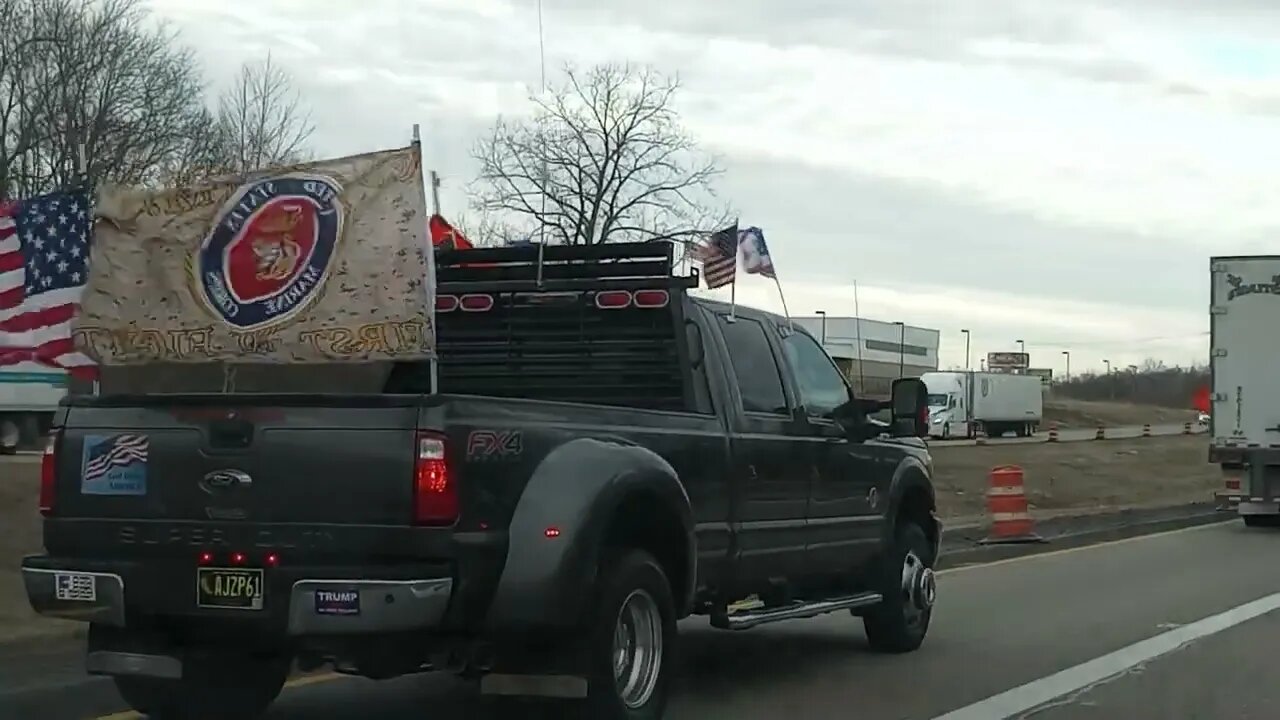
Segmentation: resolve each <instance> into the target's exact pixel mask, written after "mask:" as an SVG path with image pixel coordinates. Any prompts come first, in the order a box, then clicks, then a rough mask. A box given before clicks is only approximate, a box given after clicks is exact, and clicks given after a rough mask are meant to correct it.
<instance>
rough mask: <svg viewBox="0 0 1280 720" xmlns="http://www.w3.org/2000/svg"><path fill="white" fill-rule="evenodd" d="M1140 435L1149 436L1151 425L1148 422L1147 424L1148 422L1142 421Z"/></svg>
mask: <svg viewBox="0 0 1280 720" xmlns="http://www.w3.org/2000/svg"><path fill="white" fill-rule="evenodd" d="M1142 437H1151V425H1150V424H1148V423H1143V425H1142Z"/></svg>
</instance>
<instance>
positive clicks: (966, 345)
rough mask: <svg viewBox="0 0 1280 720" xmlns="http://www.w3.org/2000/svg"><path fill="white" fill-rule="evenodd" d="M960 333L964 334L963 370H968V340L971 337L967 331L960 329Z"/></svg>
mask: <svg viewBox="0 0 1280 720" xmlns="http://www.w3.org/2000/svg"><path fill="white" fill-rule="evenodd" d="M960 332H962V333H964V369H965V370H968V369H969V340H970V339H971V336H970V335H969V331H968V330H965V329H963V328H961V330H960Z"/></svg>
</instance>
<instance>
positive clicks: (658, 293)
mask: <svg viewBox="0 0 1280 720" xmlns="http://www.w3.org/2000/svg"><path fill="white" fill-rule="evenodd" d="M631 300H632V302H634V303H635V304H636V307H638V308H664V307H666V306H667V303H668V302H670V301H671V297H670V296H669V295H667V291H666V290H637V291H635V293H634V294H632V296H631Z"/></svg>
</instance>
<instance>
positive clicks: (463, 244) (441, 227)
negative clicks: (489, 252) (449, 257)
mask: <svg viewBox="0 0 1280 720" xmlns="http://www.w3.org/2000/svg"><path fill="white" fill-rule="evenodd" d="M427 229H428V230H430V231H431V246H432V247H443V248H445V249H446V250H471V249H473V248H474V247H475V246H474V245H472V244H471V241H470V240H467V238H466V236H465V235H463V234H462V233H461V232H459V231H458V229H457V228H455V227H454V226H452V225H450V224H449V221H448V220H445V219H444V218H442V217H440V216H439V215H432V216H431V219H430V220H429V221H428V222H427Z"/></svg>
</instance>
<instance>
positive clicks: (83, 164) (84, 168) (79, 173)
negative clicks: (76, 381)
mask: <svg viewBox="0 0 1280 720" xmlns="http://www.w3.org/2000/svg"><path fill="white" fill-rule="evenodd" d="M88 157H89V154H88V151H87V150H86V149H85V145H84V143H78V144H77V145H76V185H78V186H79V189H80V190H83V191H84V199H85V201H86V202H88V203H89V204H90V206H89V207H87V208H85V212H88V213H89V239H90V242H92V240H93V206H92V203H93V197H92V195H93V189H92V188H90V187H89V160H88ZM101 378H102V368H101V366H99V368H98V372H96V373H94V377H93V394H94V395H95V396H96V395H99V394H101V392H102V383H101ZM67 386H68V387H71V384H70V383H68V385H67Z"/></svg>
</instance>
